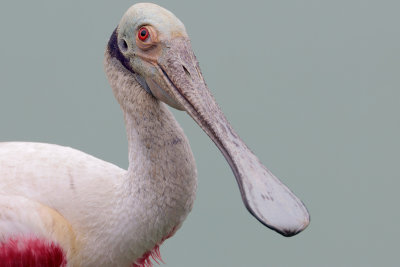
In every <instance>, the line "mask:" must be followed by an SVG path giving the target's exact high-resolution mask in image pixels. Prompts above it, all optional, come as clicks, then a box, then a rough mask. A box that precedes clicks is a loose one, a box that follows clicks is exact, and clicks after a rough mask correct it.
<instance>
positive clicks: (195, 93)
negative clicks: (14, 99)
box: [0, 3, 309, 267]
mask: <svg viewBox="0 0 400 267" xmlns="http://www.w3.org/2000/svg"><path fill="white" fill-rule="evenodd" d="M104 66H105V72H106V75H107V78H108V80H109V83H110V84H111V87H112V90H113V92H114V95H115V97H116V99H117V100H118V102H119V104H120V105H121V108H122V110H123V112H124V117H125V124H126V130H127V136H128V143H129V168H128V170H123V169H121V168H119V167H117V166H115V165H113V164H111V163H108V162H105V161H102V160H100V159H97V158H94V157H92V156H90V155H87V154H85V153H83V152H81V151H78V150H74V149H72V148H68V147H61V146H57V145H51V144H41V143H22V142H9V143H0V233H1V234H0V241H1V243H0V262H2V264H3V265H2V264H0V265H2V266H4V264H5V266H96V267H98V266H150V265H151V261H150V258H152V257H153V258H155V259H157V258H158V257H159V251H158V246H159V245H160V244H161V243H162V242H163V241H164V240H165V239H166V238H168V237H170V236H172V235H173V234H174V233H175V231H176V230H178V229H179V227H180V226H181V225H182V222H183V221H184V219H185V218H186V216H187V215H188V213H189V212H190V210H191V208H192V205H193V201H194V198H195V191H196V185H197V182H196V179H197V177H196V176H197V174H196V166H195V162H194V158H193V155H192V152H191V150H190V147H189V143H188V141H187V139H186V136H185V135H184V133H183V131H182V129H181V128H180V126H179V125H178V123H177V122H176V121H175V119H174V117H173V116H172V114H171V112H170V111H169V110H168V108H167V106H166V105H165V103H166V104H168V105H170V106H172V107H174V108H176V109H179V110H184V111H186V112H187V113H188V114H189V115H190V116H191V117H192V118H193V119H194V120H195V121H196V122H197V123H198V124H199V126H200V127H201V128H202V129H203V130H204V131H205V132H206V134H207V135H208V136H209V137H210V138H211V139H212V141H213V142H214V143H215V144H216V145H217V146H218V148H219V149H220V150H221V152H222V153H223V155H224V156H225V158H226V160H227V161H228V163H229V165H230V166H231V168H232V171H233V173H234V175H235V177H236V180H237V183H238V185H239V188H240V192H241V195H242V199H243V202H244V204H245V206H246V208H247V209H248V210H249V211H250V213H251V214H252V215H253V216H255V217H256V218H257V219H258V220H259V221H260V222H261V223H263V224H264V225H266V226H267V227H269V228H271V229H273V230H275V231H277V232H279V233H281V234H282V235H285V236H291V235H294V234H296V233H298V232H300V231H301V230H303V229H304V228H305V227H306V226H307V225H308V223H309V215H308V212H307V210H306V208H305V207H304V205H303V204H302V202H301V201H300V200H299V199H298V198H297V197H296V196H295V195H294V194H293V193H292V192H291V191H290V190H289V189H288V188H287V187H286V186H285V185H283V184H282V183H281V182H280V181H279V180H278V179H277V178H276V177H275V176H274V175H273V174H271V172H269V171H268V170H267V168H265V167H264V166H263V165H262V164H261V163H260V161H259V160H258V159H257V157H256V156H255V155H254V154H253V153H252V152H250V150H249V149H248V148H247V146H246V145H245V144H244V143H243V142H242V141H241V139H240V138H239V137H238V135H237V134H236V133H235V132H234V131H233V129H232V127H231V126H230V125H229V123H228V122H227V120H226V118H225V116H224V115H223V114H222V112H221V110H220V109H219V107H218V106H217V104H216V103H215V101H214V99H213V97H212V95H211V93H210V91H209V90H208V88H207V86H206V84H205V82H204V80H203V76H202V74H201V71H200V68H199V65H198V62H197V60H196V57H195V55H194V54H193V51H192V49H191V44H190V41H189V37H188V35H187V33H186V30H185V27H184V25H183V24H182V22H181V21H180V20H179V19H178V18H176V17H175V16H174V15H173V14H172V13H171V12H169V11H167V10H165V9H164V8H162V7H159V6H157V5H155V4H149V3H141V4H136V5H134V6H132V7H131V8H130V9H129V10H128V11H127V12H126V13H125V15H124V16H123V17H122V19H121V21H120V23H119V25H118V26H117V28H116V29H115V31H114V32H113V33H112V35H111V38H110V40H109V42H108V45H107V48H106V52H105V59H104ZM7 264H9V265H7Z"/></svg>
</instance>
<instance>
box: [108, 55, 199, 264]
mask: <svg viewBox="0 0 400 267" xmlns="http://www.w3.org/2000/svg"><path fill="white" fill-rule="evenodd" d="M105 70H106V74H107V77H108V79H109V82H110V84H111V87H112V89H113V92H114V95H115V97H116V99H117V100H118V102H119V103H120V105H121V108H122V110H123V112H124V119H125V125H126V131H127V137H128V144H129V168H128V171H127V174H126V179H125V181H124V182H123V184H122V186H121V191H120V198H121V203H122V204H120V206H121V207H122V208H123V209H126V213H125V214H126V215H127V216H126V218H127V219H126V220H127V221H126V222H125V224H126V225H120V227H122V228H123V229H124V231H129V232H130V233H129V235H133V237H134V239H135V240H137V242H141V243H138V244H137V245H140V246H141V247H143V253H144V252H146V251H148V250H150V249H152V248H153V247H154V246H155V245H157V244H158V243H159V242H161V240H163V238H165V237H166V235H168V234H170V233H171V231H172V229H177V228H179V227H180V225H181V224H182V222H183V220H184V219H185V218H186V216H187V214H188V213H189V212H190V210H191V208H192V206H193V202H194V198H195V191H196V187H197V171H196V166H195V161H194V157H193V154H192V152H191V150H190V146H189V142H188V140H187V138H186V136H185V135H184V133H183V130H182V129H181V127H180V126H179V125H178V123H177V122H176V120H175V118H174V117H173V115H172V113H171V112H170V111H169V110H168V108H167V107H166V105H165V104H164V103H161V102H159V101H158V100H157V99H155V98H154V97H153V96H151V95H150V94H148V93H147V92H146V91H145V90H144V89H143V88H142V87H141V86H140V85H139V84H138V83H137V82H136V80H135V78H134V77H133V75H132V74H131V73H130V72H129V71H127V70H126V69H125V68H124V67H123V66H122V64H120V63H119V61H118V60H117V59H115V58H112V57H110V56H109V55H107V53H106V58H105ZM129 229H130V230H129ZM143 240H148V242H147V243H146V242H143ZM126 245H127V246H130V247H132V246H134V245H132V243H130V244H126ZM136 249H137V251H140V249H138V248H137V246H136ZM139 256H140V255H139Z"/></svg>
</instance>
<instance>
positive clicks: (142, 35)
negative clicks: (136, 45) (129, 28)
mask: <svg viewBox="0 0 400 267" xmlns="http://www.w3.org/2000/svg"><path fill="white" fill-rule="evenodd" d="M149 36H150V33H149V30H148V29H147V28H146V27H141V28H140V29H139V31H138V38H139V40H140V41H146V40H147V38H149Z"/></svg>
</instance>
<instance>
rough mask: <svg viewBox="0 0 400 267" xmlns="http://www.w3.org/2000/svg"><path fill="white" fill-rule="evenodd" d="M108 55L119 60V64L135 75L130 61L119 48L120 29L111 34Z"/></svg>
mask: <svg viewBox="0 0 400 267" xmlns="http://www.w3.org/2000/svg"><path fill="white" fill-rule="evenodd" d="M107 47H108V53H110V56H111V57H114V58H116V59H118V61H119V62H121V64H122V65H123V66H124V67H125V68H126V69H127V70H129V71H131V72H132V73H135V72H134V71H133V69H132V67H131V66H130V65H129V59H127V58H126V57H125V56H124V55H123V54H122V53H121V50H120V49H119V47H118V28H115V30H114V32H113V33H112V34H111V37H110V40H109V41H108V45H107Z"/></svg>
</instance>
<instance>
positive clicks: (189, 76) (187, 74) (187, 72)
mask: <svg viewBox="0 0 400 267" xmlns="http://www.w3.org/2000/svg"><path fill="white" fill-rule="evenodd" d="M182 68H183V70H184V71H185V73H186V76H188V78H190V79H192V75H190V72H189V71H188V70H187V68H186V67H185V66H183V65H182Z"/></svg>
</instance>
